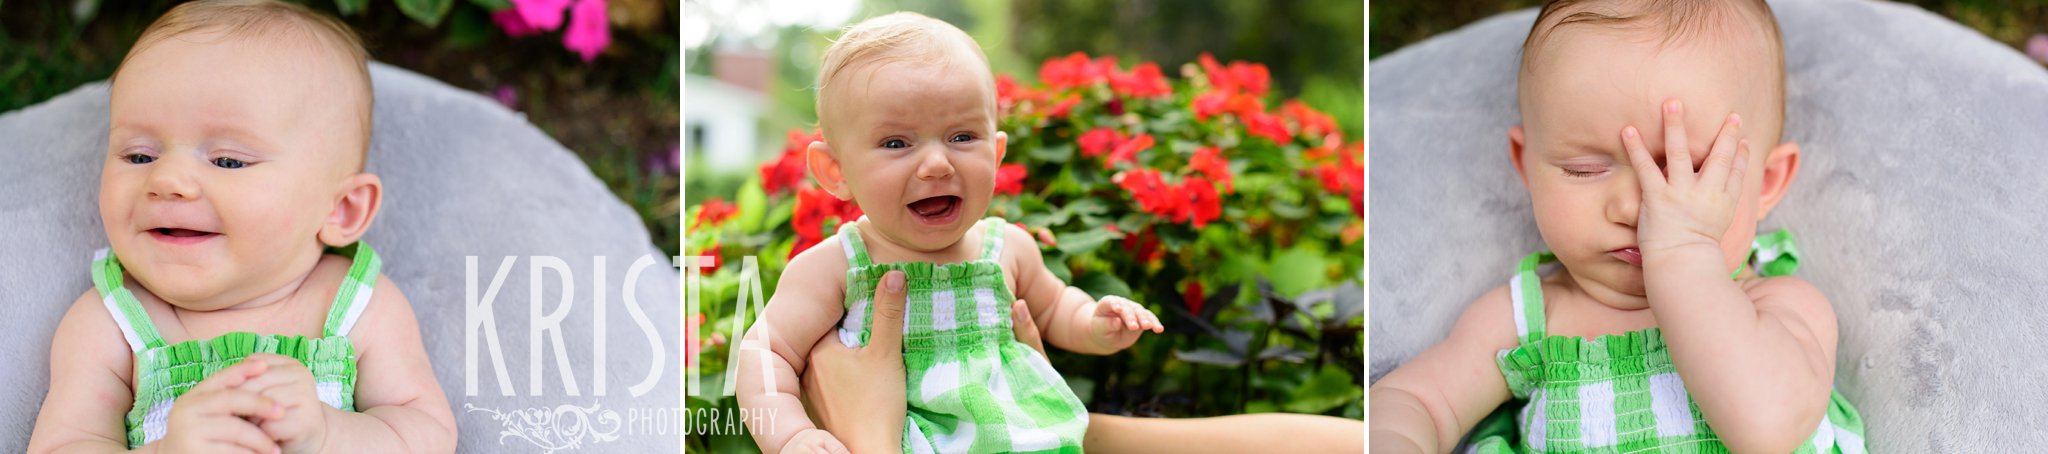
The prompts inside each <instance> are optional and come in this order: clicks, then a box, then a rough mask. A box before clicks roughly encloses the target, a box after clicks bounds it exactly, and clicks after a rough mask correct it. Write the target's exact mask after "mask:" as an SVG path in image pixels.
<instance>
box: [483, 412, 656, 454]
mask: <svg viewBox="0 0 2048 454" xmlns="http://www.w3.org/2000/svg"><path fill="white" fill-rule="evenodd" d="M600 407H602V405H598V404H595V403H592V404H590V406H589V407H578V406H575V405H567V404H563V405H557V406H555V407H554V408H553V409H548V408H542V407H534V408H524V409H518V410H512V411H509V412H500V411H497V410H493V409H489V408H479V407H477V406H475V405H471V404H467V403H464V404H462V408H463V410H464V411H468V412H479V411H480V412H485V413H490V415H491V419H495V420H497V421H498V423H499V424H501V425H503V426H504V428H503V429H502V430H500V431H498V444H500V445H503V444H505V439H506V438H511V437H517V438H520V439H524V440H526V441H527V442H528V443H532V444H533V445H534V446H535V447H539V448H540V449H543V450H546V451H547V452H551V453H552V452H558V451H566V450H576V449H582V448H583V446H584V442H585V440H584V439H585V438H589V439H590V440H589V442H590V443H593V444H594V443H604V442H609V441H615V440H618V439H619V428H620V427H621V426H623V425H624V423H623V422H622V421H621V419H620V418H619V413H618V412H615V411H612V410H604V409H601V408H600Z"/></svg>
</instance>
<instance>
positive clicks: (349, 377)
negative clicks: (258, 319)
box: [92, 243, 382, 449]
mask: <svg viewBox="0 0 2048 454" xmlns="http://www.w3.org/2000/svg"><path fill="white" fill-rule="evenodd" d="M330 252H334V253H339V254H342V255H346V256H349V257H350V258H351V259H352V260H353V261H354V264H352V265H350V266H349V270H348V276H347V277H345V278H343V280H342V283H341V289H340V291H338V292H337V294H336V295H335V296H334V305H333V306H332V307H331V308H329V309H328V311H327V324H326V326H325V327H324V328H323V329H322V330H321V337H317V338H309V337H306V336H287V335H279V334H256V333H249V332H233V333H227V334H222V335H220V336H219V337H215V338H212V339H193V340H188V341H185V342H179V343H177V344H175V345H171V344H166V343H165V342H164V338H163V337H162V336H159V335H157V331H156V324H154V323H151V322H150V320H149V314H148V313H147V312H144V311H143V309H142V304H141V303H139V302H137V301H136V300H135V294H134V293H132V292H130V291H129V290H128V288H127V287H125V286H123V285H122V282H123V280H124V279H123V277H124V276H125V273H126V272H125V271H123V270H122V268H121V261H120V259H118V258H116V257H114V253H113V252H112V251H109V250H106V249H101V250H100V251H99V252H98V253H97V254H95V256H94V258H93V262H92V283H93V287H94V288H95V289H97V290H99V293H100V301H101V302H102V303H103V304H106V306H107V312H109V313H112V314H113V315H114V322H115V323H116V324H118V325H120V326H121V335H122V336H123V337H126V338H127V341H128V349H129V351H133V352H135V377H136V386H135V403H134V405H133V406H131V407H129V410H128V417H127V428H128V448H129V449H136V448H141V447H142V445H145V444H149V443H150V442H154V441H156V440H157V439H160V438H163V437H164V430H165V429H167V428H168V427H167V425H168V424H169V423H168V421H169V418H170V415H171V407H172V405H173V404H174V403H175V402H176V401H177V398H178V396H181V395H184V394H185V391H186V390H189V389H192V387H193V386H194V385H198V384H199V382H200V381H203V380H205V379H206V377H209V376H212V375H213V374H214V373H215V372H219V371H220V370H221V369H226V368H227V367H228V366H233V365H235V363H238V362H241V361H242V359H243V358H246V357H248V356H249V355H250V354H253V353H270V354H276V355H282V356H287V357H291V358H293V359H297V360H299V362H300V363H302V364H305V365H306V369H308V370H311V371H312V372H313V382H314V385H313V387H314V389H315V390H316V391H317V392H318V394H319V395H320V401H321V402H325V403H326V404H327V405H331V406H333V407H334V408H339V409H342V410H347V411H355V409H356V404H355V396H356V393H355V388H356V349H355V344H353V343H351V342H349V339H348V331H349V329H350V328H353V327H354V326H355V323H356V319H357V318H360V317H361V316H362V315H363V308H365V307H369V303H370V291H371V290H372V289H374V288H376V286H377V269H378V268H379V266H381V265H382V263H381V262H380V261H379V260H378V258H377V253H376V252H375V251H372V250H370V246H369V245H366V244H363V243H356V244H353V245H350V246H348V247H346V248H341V249H338V250H333V251H330Z"/></svg>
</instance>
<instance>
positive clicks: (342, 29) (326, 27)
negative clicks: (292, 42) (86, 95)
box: [114, 0, 376, 171]
mask: <svg viewBox="0 0 2048 454" xmlns="http://www.w3.org/2000/svg"><path fill="white" fill-rule="evenodd" d="M210 31H219V32H221V34H222V35H223V36H229V37H243V38H247V37H264V38H275V37H298V38H311V39H312V40H313V41H314V42H316V43H319V44H320V45H321V46H324V47H327V48H329V49H330V50H335V51H338V52H339V54H340V55H341V56H343V57H344V58H345V60H344V62H345V63H347V64H348V66H349V68H350V69H351V70H353V71H351V72H353V73H354V74H353V75H354V76H355V77H354V78H355V79H356V80H357V81H360V82H361V83H362V90H363V91H362V93H360V97H361V101H362V104H361V107H362V114H361V116H360V118H361V125H360V126H361V130H362V137H363V148H364V149H363V150H359V151H360V152H359V153H358V156H359V157H360V158H362V159H358V160H357V167H358V168H357V171H361V170H362V169H361V167H362V165H363V162H364V161H367V160H368V159H367V156H368V152H369V150H368V148H369V141H370V129H371V121H370V114H371V111H372V110H374V109H375V106H376V100H375V96H374V95H373V94H372V93H373V89H372V88H371V85H370V65H369V62H370V52H369V50H367V49H365V48H363V40H362V38H361V37H358V36H356V33H355V31H353V30H350V29H349V27H348V25H347V24H343V23H341V21H340V20H337V19H335V18H334V17H332V16H328V15H326V14H321V13H319V12H316V11H313V10H311V9H308V8H306V7H305V6H302V5H298V4H294V3H285V2H280V1H277V0H200V1H195V2H190V3H185V4H181V5H178V6H176V7H173V8H171V10H170V11H169V12H165V13H164V15H163V17H159V18H157V19H156V21H155V22H151V23H150V24H149V27H148V28H145V29H143V30H142V36H140V37H138V38H136V39H135V45H134V46H133V47H131V48H129V49H128V55H126V56H123V57H121V64H120V65H119V66H116V67H115V68H114V75H115V77H119V76H120V74H121V68H123V67H126V66H127V65H128V60H130V59H133V58H135V56H136V55H138V54H141V53H142V51H144V50H147V49H149V47H150V46H151V45H153V44H156V43H158V42H161V41H163V40H165V39H170V38H173V37H177V36H179V35H185V34H190V33H201V32H210Z"/></svg>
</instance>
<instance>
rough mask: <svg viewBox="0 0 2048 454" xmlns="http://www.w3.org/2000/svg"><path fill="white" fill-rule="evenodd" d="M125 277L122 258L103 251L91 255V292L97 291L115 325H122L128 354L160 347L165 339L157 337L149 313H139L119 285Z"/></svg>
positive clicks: (132, 298) (137, 304)
mask: <svg viewBox="0 0 2048 454" xmlns="http://www.w3.org/2000/svg"><path fill="white" fill-rule="evenodd" d="M125 275H126V271H123V270H122V268H121V259H120V258H118V257H115V256H114V251H113V250H112V249H106V248H102V249H100V250H99V251H98V252H94V253H93V257H92V286H93V289H95V290H98V291H99V293H100V303H101V304H105V305H106V306H107V313H109V314H113V316H114V323H115V324H117V325H121V337H122V338H124V339H126V340H127V341H128V351H131V352H139V351H143V350H146V349H152V348H158V347H163V346H164V345H165V344H164V338H163V336H160V335H158V334H157V332H156V324H154V323H150V321H149V312H147V311H144V310H142V303H140V302H137V301H135V294H134V293H132V292H129V291H128V288H127V287H125V286H123V285H122V279H123V276H125Z"/></svg>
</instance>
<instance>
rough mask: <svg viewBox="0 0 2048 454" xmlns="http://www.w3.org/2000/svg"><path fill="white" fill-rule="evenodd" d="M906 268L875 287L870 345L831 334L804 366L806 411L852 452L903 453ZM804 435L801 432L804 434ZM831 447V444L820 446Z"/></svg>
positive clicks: (887, 275)
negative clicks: (856, 345)
mask: <svg viewBox="0 0 2048 454" xmlns="http://www.w3.org/2000/svg"><path fill="white" fill-rule="evenodd" d="M903 295H904V291H903V272H902V271H890V272H889V273H888V274H885V275H882V282H881V285H877V286H875V295H874V299H873V303H871V304H872V307H873V308H874V317H873V319H872V320H870V324H869V334H868V343H867V345H865V346H862V347H860V348H850V347H847V346H846V345H844V344H841V343H839V340H838V339H837V337H836V336H832V335H827V336H826V337H825V339H823V340H820V341H818V342H817V344H816V346H814V347H812V348H811V356H810V361H809V366H807V367H805V368H804V374H803V380H802V381H803V395H804V398H805V399H806V402H807V404H808V405H809V407H810V408H809V409H807V410H806V412H808V413H810V414H811V416H812V417H814V418H816V419H817V420H818V422H819V423H820V424H821V425H823V426H824V427H823V428H824V430H825V431H826V432H828V433H830V434H831V435H832V436H834V437H836V439H837V441H838V442H841V443H844V446H843V447H842V449H849V448H850V450H851V451H852V452H860V453H867V452H891V453H895V452H902V449H903V448H902V442H903V420H904V411H905V410H904V406H905V402H907V400H906V399H907V398H906V397H904V391H903V388H904V375H905V372H904V369H903V298H904V296H903ZM800 435H801V434H800ZM820 446H825V447H826V448H828V449H827V450H828V451H829V448H830V445H829V444H820Z"/></svg>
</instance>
